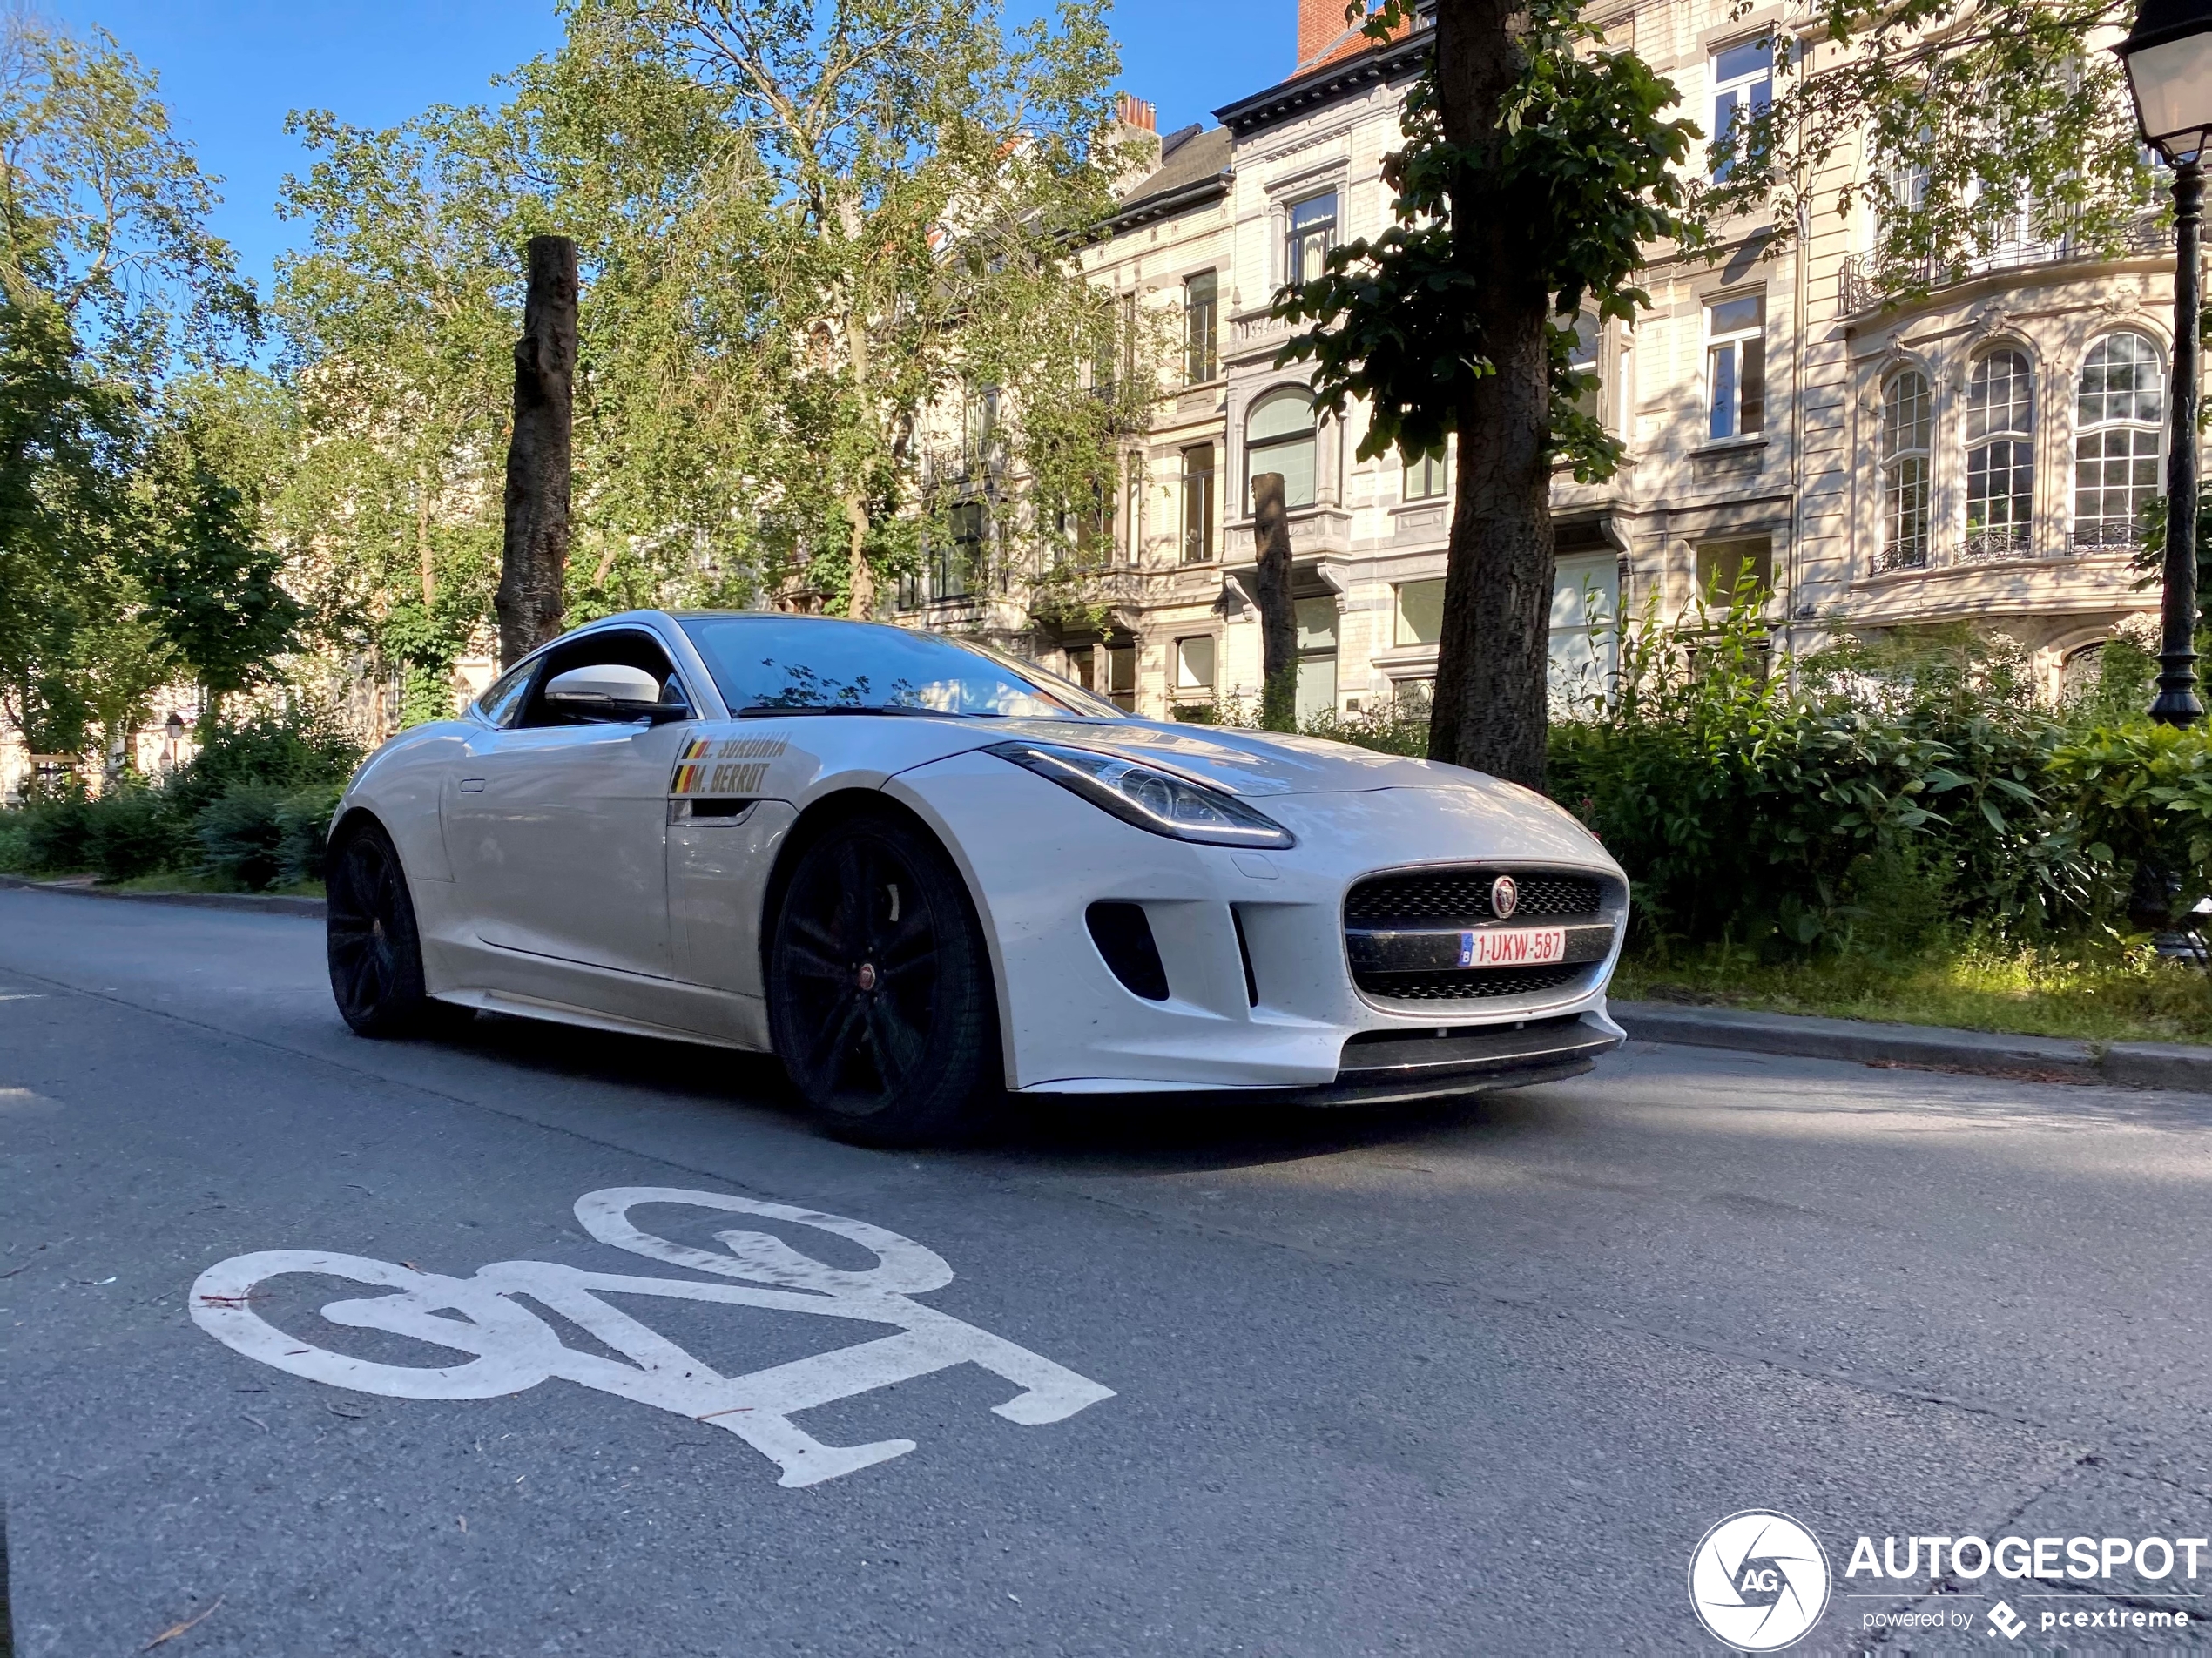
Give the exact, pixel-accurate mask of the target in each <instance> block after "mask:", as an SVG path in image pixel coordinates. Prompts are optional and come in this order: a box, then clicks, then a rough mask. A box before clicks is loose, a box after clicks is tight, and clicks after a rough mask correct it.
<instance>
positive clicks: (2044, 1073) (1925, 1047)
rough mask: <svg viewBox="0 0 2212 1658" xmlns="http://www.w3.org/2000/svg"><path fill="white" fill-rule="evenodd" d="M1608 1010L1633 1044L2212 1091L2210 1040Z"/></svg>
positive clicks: (1645, 1004) (1622, 1005) (1644, 1006)
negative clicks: (2093, 1037) (2086, 1037)
mask: <svg viewBox="0 0 2212 1658" xmlns="http://www.w3.org/2000/svg"><path fill="white" fill-rule="evenodd" d="M1606 1011H1607V1012H1608V1014H1611V1015H1612V1017H1613V1019H1614V1021H1615V1022H1616V1023H1617V1024H1619V1026H1620V1027H1621V1028H1622V1029H1623V1030H1625V1031H1627V1032H1628V1033H1629V1037H1630V1038H1631V1039H1632V1040H1634V1041H1644V1042H1671V1043H1674V1044H1676V1046H1679V1047H1684V1048H1737V1049H1738V1050H1740V1051H1743V1052H1746V1053H1753V1054H1785V1055H1791V1056H1792V1057H1795V1058H1798V1059H1840V1060H1852V1061H1856V1062H1858V1063H1859V1064H1862V1065H1907V1066H1915V1067H1920V1068H1927V1069H1933V1070H1946V1071H1966V1072H1972V1073H1976V1074H1979V1075H1989V1076H2013V1077H2025V1078H2027V1079H2030V1080H2033V1081H2036V1082H2118V1083H2123V1084H2126V1085H2127V1086H2128V1087H2131V1088H2175V1089H2182V1090H2187V1091H2191V1092H2195V1093H2212V1045H2207V1046H2204V1047H2198V1046H2197V1045H2195V1044H2194V1043H2190V1042H2109V1043H2102V1044H2100V1043H2096V1042H2085V1041H2073V1040H2071V1039H2069V1038H2066V1037H2059V1036H2008V1035H2001V1034H1999V1033H1996V1032H1992V1031H1983V1030H1951V1029H1947V1028H1944V1027H1941V1026H1937V1025H1889V1024H1878V1023H1876V1022H1874V1021H1871V1020H1864V1019H1816V1018H1810V1017H1807V1016H1805V1015H1804V1014H1763V1013H1746V1012H1744V1011H1743V1010H1741V1009H1739V1008H1678V1007H1673V1006H1670V1005H1669V1004H1667V1003H1663V1002H1653V1001H1616V1002H1613V1003H1611V1004H1609V1005H1608V1008H1607V1009H1606Z"/></svg>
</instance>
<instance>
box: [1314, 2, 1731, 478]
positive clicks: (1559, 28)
mask: <svg viewBox="0 0 2212 1658" xmlns="http://www.w3.org/2000/svg"><path fill="white" fill-rule="evenodd" d="M1579 10H1580V7H1579V5H1577V4H1575V3H1572V0H1550V3H1545V4H1541V5H1537V6H1534V7H1532V8H1530V10H1529V12H1528V16H1527V29H1526V31H1525V33H1524V35H1523V37H1522V41H1523V50H1524V52H1525V55H1526V66H1525V68H1524V69H1523V71H1522V72H1521V76H1520V78H1519V82H1518V84H1517V85H1516V86H1515V88H1514V92H1513V95H1512V97H1511V98H1510V99H1509V100H1508V108H1507V113H1506V117H1505V119H1504V120H1503V121H1502V123H1501V127H1500V130H1499V131H1498V132H1497V134H1496V135H1495V142H1494V147H1493V148H1492V149H1491V150H1490V151H1489V152H1487V153H1480V154H1470V153H1469V152H1467V150H1466V149H1465V148H1464V147H1462V146H1458V145H1453V144H1452V143H1450V142H1449V141H1448V140H1447V138H1446V137H1445V135H1444V126H1443V119H1442V112H1441V111H1440V108H1439V104H1438V91H1437V85H1436V78H1435V73H1434V64H1433V62H1432V63H1431V64H1429V65H1428V66H1427V67H1426V69H1425V70H1424V71H1423V72H1422V73H1421V75H1420V77H1419V78H1416V79H1415V80H1414V82H1413V84H1412V86H1411V87H1410V88H1409V89H1408V91H1407V93H1406V104H1405V107H1404V111H1403V113H1402V115H1401V117H1400V131H1401V132H1402V133H1403V136H1404V138H1405V145H1404V146H1403V147H1402V148H1400V149H1399V150H1396V151H1394V152H1392V153H1391V154H1390V155H1389V156H1388V157H1387V158H1386V159H1385V161H1384V164H1383V175H1384V178H1385V179H1386V180H1387V181H1388V182H1389V184H1390V185H1391V186H1392V187H1393V190H1394V191H1395V192H1396V195H1395V199H1394V200H1393V203H1392V212H1393V215H1394V216H1395V218H1396V219H1397V223H1396V224H1394V225H1393V226H1391V227H1390V228H1389V229H1388V230H1386V231H1385V232H1384V233H1382V234H1381V235H1380V236H1378V237H1373V238H1365V237H1363V238H1360V239H1357V240H1354V241H1351V242H1347V243H1345V245H1344V246H1341V247H1339V248H1336V249H1334V250H1332V253H1330V255H1329V259H1328V262H1327V266H1326V267H1325V271H1324V273H1322V274H1321V275H1320V276H1319V277H1318V278H1316V279H1315V280H1312V281H1310V282H1308V283H1306V284H1305V286H1303V287H1299V288H1292V289H1289V290H1286V291H1285V293H1283V294H1282V295H1281V296H1280V298H1279V299H1278V301H1277V304H1276V307H1275V313H1276V314H1277V315H1278V316H1280V317H1282V318H1284V319H1285V320H1288V321H1291V322H1294V323H1305V324H1306V325H1308V326H1307V327H1306V330H1305V332H1304V333H1303V334H1299V335H1298V336H1297V337H1296V338H1294V339H1293V340H1291V341H1290V342H1289V343H1288V344H1287V345H1285V347H1283V349H1282V350H1281V351H1280V352H1278V354H1277V356H1276V362H1277V365H1278V367H1279V366H1282V365H1285V364H1289V363H1293V362H1299V361H1311V362H1312V363H1313V365H1314V376H1313V385H1314V395H1315V401H1316V402H1317V404H1318V405H1319V406H1320V407H1321V408H1326V409H1328V410H1329V411H1330V412H1332V414H1338V415H1339V416H1341V415H1342V414H1344V412H1345V407H1346V405H1347V404H1348V403H1349V402H1352V401H1359V402H1361V403H1363V404H1365V405H1366V413H1367V434H1366V436H1365V437H1364V438H1362V439H1361V440H1360V444H1359V456H1360V458H1361V459H1362V460H1366V459H1369V458H1371V457H1372V456H1374V455H1381V454H1384V453H1386V452H1387V451H1389V450H1391V449H1393V448H1395V449H1397V450H1399V452H1400V454H1402V455H1404V456H1405V457H1406V459H1407V460H1409V461H1411V460H1413V459H1416V458H1418V457H1419V456H1420V455H1441V454H1442V453H1443V450H1444V442H1445V438H1446V436H1447V435H1448V434H1450V433H1451V432H1453V430H1454V429H1455V427H1456V424H1457V417H1458V414H1459V411H1460V408H1462V407H1463V405H1464V403H1465V401H1466V398H1465V393H1466V391H1467V388H1468V387H1469V384H1470V382H1472V381H1476V380H1480V379H1481V378H1483V377H1485V376H1487V375H1489V374H1494V373H1495V372H1496V367H1495V364H1494V361H1493V358H1492V350H1493V341H1492V340H1491V339H1490V337H1489V335H1490V333H1491V332H1492V331H1494V329H1496V327H1498V325H1499V319H1495V318H1492V317H1486V316H1485V315H1484V313H1483V308H1482V307H1481V306H1480V304H1479V303H1477V302H1476V300H1475V294H1474V288H1475V281H1474V277H1473V275H1472V274H1471V273H1469V271H1468V270H1467V266H1466V263H1465V261H1464V260H1463V259H1461V258H1460V255H1459V254H1458V253H1457V252H1456V251H1455V247H1454V242H1453V232H1454V226H1455V217H1454V212H1453V198H1454V192H1460V193H1462V194H1464V195H1466V196H1468V197H1473V196H1474V195H1475V194H1476V192H1477V191H1478V189H1479V192H1480V197H1481V201H1480V211H1481V212H1484V213H1486V214H1489V215H1495V216H1511V217H1513V218H1514V219H1515V220H1516V222H1517V223H1519V224H1521V226H1524V227H1525V229H1526V231H1527V252H1528V253H1529V255H1530V257H1531V259H1532V260H1533V264H1532V266H1531V267H1530V270H1529V273H1528V275H1529V278H1530V280H1532V281H1533V282H1534V284H1535V285H1537V286H1541V288H1542V289H1543V290H1544V291H1545V293H1546V294H1547V296H1548V299H1549V300H1550V313H1551V314H1550V316H1549V317H1548V320H1547V323H1546V330H1547V332H1546V340H1547V343H1548V350H1549V361H1550V366H1551V372H1550V381H1551V408H1550V418H1549V422H1548V428H1547V430H1546V433H1545V435H1544V439H1543V444H1542V448H1543V453H1544V455H1545V456H1546V458H1547V459H1551V458H1554V457H1557V458H1560V459H1563V460H1565V461H1566V462H1568V464H1569V465H1570V466H1571V467H1572V468H1574V472H1575V476H1576V477H1577V478H1579V479H1581V480H1583V481H1584V482H1588V481H1591V480H1594V479H1597V478H1603V477H1608V476H1610V475H1611V474H1612V472H1613V469H1614V467H1615V464H1616V463H1617V462H1618V460H1619V458H1620V454H1621V445H1620V442H1619V441H1618V440H1617V439H1615V437H1613V436H1612V435H1610V434H1608V432H1607V431H1606V430H1605V429H1604V428H1603V427H1602V426H1601V425H1600V424H1599V423H1598V422H1597V421H1595V419H1593V418H1591V416H1590V415H1589V414H1587V413H1586V412H1584V410H1583V409H1581V408H1579V407H1577V400H1578V399H1579V398H1581V396H1582V395H1583V394H1584V393H1585V392H1587V391H1588V389H1589V388H1590V387H1591V384H1592V381H1591V380H1590V377H1589V376H1588V375H1583V374H1576V373H1575V372H1574V370H1572V369H1571V368H1570V367H1568V359H1569V355H1570V354H1571V352H1572V349H1573V347H1574V344H1575V320H1576V318H1577V317H1578V316H1579V315H1580V314H1581V312H1582V311H1583V309H1584V307H1585V306H1586V305H1587V306H1588V308H1589V309H1590V310H1591V311H1592V312H1593V313H1595V315H1597V316H1599V317H1602V318H1608V319H1618V320H1621V321H1623V322H1633V321H1634V320H1635V317H1636V314H1637V313H1638V312H1639V311H1640V310H1642V309H1645V308H1648V307H1649V305H1650V304H1651V296H1650V295H1649V293H1646V292H1644V290H1643V289H1642V287H1640V286H1635V282H1634V280H1633V279H1634V277H1635V275H1636V273H1638V272H1640V271H1642V269H1643V268H1644V266H1645V264H1646V262H1647V260H1648V259H1649V255H1650V253H1651V251H1652V250H1653V248H1654V247H1656V246H1662V245H1664V244H1667V243H1669V242H1674V243H1677V244H1680V243H1683V242H1688V241H1690V240H1692V239H1694V238H1695V235H1696V233H1695V231H1694V230H1693V227H1692V222H1691V220H1690V219H1689V218H1688V217H1687V216H1686V214H1685V212H1684V209H1685V207H1686V206H1687V191H1686V188H1685V186H1684V185H1683V179H1682V175H1681V171H1680V170H1681V167H1682V164H1683V160H1684V158H1686V157H1687V156H1688V154H1689V145H1690V141H1691V140H1692V139H1693V138H1696V136H1697V132H1696V128H1695V127H1694V126H1693V125H1691V124H1690V123H1689V122H1688V121H1685V120H1680V119H1673V120H1669V119H1666V118H1664V117H1665V113H1666V111H1668V110H1669V108H1670V107H1671V106H1672V105H1673V104H1675V102H1676V98H1677V97H1678V94H1677V93H1676V90H1675V87H1674V85H1673V84H1672V83H1671V82H1669V81H1668V80H1665V79H1664V78H1662V77H1660V76H1658V75H1656V74H1655V73H1654V72H1653V71H1652V70H1651V68H1650V67H1649V65H1648V64H1645V63H1644V62H1643V60H1642V58H1640V57H1636V56H1635V53H1633V52H1626V51H1606V50H1604V49H1603V48H1602V44H1600V43H1602V40H1603V38H1604V37H1603V34H1602V31H1601V30H1598V29H1596V28H1595V27H1594V26H1592V25H1591V24H1588V23H1585V22H1583V21H1581V18H1580V17H1579V16H1578V13H1579ZM1410 11H1411V8H1410V7H1408V6H1406V5H1405V4H1404V3H1403V0H1392V3H1390V4H1387V5H1386V6H1384V7H1383V8H1382V9H1380V10H1377V11H1376V12H1375V13H1373V15H1372V17H1369V19H1368V20H1367V23H1366V32H1367V34H1368V35H1369V36H1370V37H1372V38H1373V39H1375V40H1377V41H1387V40H1388V39H1389V38H1390V37H1391V36H1392V34H1393V31H1395V30H1398V29H1399V28H1401V27H1402V26H1403V25H1404V24H1405V23H1406V21H1407V20H1408V17H1409V16H1410ZM1356 15H1357V9H1356V8H1354V9H1353V10H1352V12H1351V13H1349V14H1348V16H1356ZM1470 174H1474V175H1478V176H1479V177H1480V185H1474V184H1473V183H1472V182H1471V180H1470V177H1469V175H1470ZM1470 205H1471V206H1472V205H1473V204H1472V203H1470Z"/></svg>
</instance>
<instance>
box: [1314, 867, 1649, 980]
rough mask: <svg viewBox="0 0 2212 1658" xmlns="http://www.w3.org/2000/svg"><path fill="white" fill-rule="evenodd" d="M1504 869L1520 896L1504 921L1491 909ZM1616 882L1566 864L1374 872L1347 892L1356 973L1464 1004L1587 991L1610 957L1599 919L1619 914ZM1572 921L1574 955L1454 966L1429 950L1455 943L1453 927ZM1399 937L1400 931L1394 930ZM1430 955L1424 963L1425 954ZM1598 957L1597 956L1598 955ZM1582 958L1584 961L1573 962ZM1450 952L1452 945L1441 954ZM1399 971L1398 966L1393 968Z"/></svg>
mask: <svg viewBox="0 0 2212 1658" xmlns="http://www.w3.org/2000/svg"><path fill="white" fill-rule="evenodd" d="M1501 875H1510V876H1512V877H1513V880H1514V886H1516V887H1517V888H1518V889H1519V892H1520V900H1521V901H1520V902H1519V903H1518V904H1517V905H1515V906H1514V912H1513V913H1512V915H1511V916H1509V917H1506V918H1503V920H1502V922H1501V918H1500V917H1499V916H1498V915H1497V913H1495V912H1494V910H1493V909H1492V908H1491V907H1490V888H1491V885H1492V883H1493V882H1494V881H1495V880H1497V878H1498V877H1499V876H1501ZM1620 897H1621V894H1620V893H1619V892H1618V890H1617V883H1615V882H1612V881H1608V880H1605V879H1603V878H1602V877H1600V876H1595V875H1586V874H1582V873H1580V872H1576V871H1568V870H1532V869H1513V868H1494V867H1486V866H1480V865H1477V866H1460V867H1459V868H1456V869H1424V870H1406V871H1402V872H1399V873H1393V874H1388V875H1371V876H1369V877H1368V878H1367V879H1366V880H1363V881H1360V882H1358V883H1357V884H1355V885H1354V886H1353V887H1352V890H1351V891H1350V892H1349V893H1346V894H1345V900H1344V925H1345V932H1346V933H1347V935H1350V936H1347V938H1346V940H1345V947H1346V952H1347V954H1348V956H1349V958H1350V962H1351V967H1352V982H1353V983H1354V984H1355V985H1357V986H1358V987H1359V989H1360V990H1362V991H1363V992H1365V993H1366V994H1368V995H1371V996H1379V997H1384V998H1386V999H1388V1000H1391V1001H1474V1000H1488V999H1491V998H1495V997H1500V996H1536V995H1542V994H1546V993H1547V992H1560V991H1568V992H1569V993H1571V992H1572V991H1573V990H1576V989H1580V988H1581V987H1585V986H1587V985H1588V983H1590V982H1591V981H1592V980H1593V979H1594V978H1595V975H1596V974H1597V972H1598V971H1599V968H1600V967H1601V966H1602V958H1603V956H1605V955H1607V954H1610V953H1611V945H1610V938H1611V934H1610V929H1609V928H1605V927H1592V925H1591V924H1592V923H1603V922H1608V921H1609V922H1611V923H1612V924H1613V925H1615V926H1617V925H1618V924H1619V920H1620V902H1619V901H1620ZM1524 922H1526V923H1529V924H1532V925H1539V926H1559V925H1562V924H1564V925H1566V926H1568V927H1570V928H1575V927H1581V928H1583V929H1587V931H1586V932H1585V933H1582V934H1581V936H1578V934H1577V933H1576V932H1575V931H1570V932H1569V933H1568V940H1569V944H1570V950H1569V953H1568V954H1569V957H1570V959H1569V960H1566V961H1562V962H1556V963H1548V964H1546V965H1544V966H1541V967H1536V966H1519V967H1458V968H1454V967H1449V966H1448V965H1440V964H1438V963H1437V962H1436V960H1435V959H1434V952H1433V948H1432V947H1433V946H1434V945H1435V944H1436V942H1437V941H1436V939H1435V938H1434V937H1433V936H1432V937H1431V938H1427V939H1424V938H1422V937H1420V936H1419V935H1420V934H1424V933H1426V934H1430V935H1438V934H1440V935H1442V944H1443V945H1444V946H1450V945H1452V943H1453V940H1452V936H1451V931H1450V930H1452V929H1466V928H1473V927H1494V926H1499V925H1501V924H1502V925H1503V926H1505V927H1517V926H1520V925H1521V924H1522V923H1524ZM1394 931H1395V932H1396V933H1397V936H1393V932H1394ZM1425 954H1426V955H1427V956H1428V957H1429V960H1426V961H1424V960H1422V957H1423V956H1424V955H1425ZM1593 955H1595V956H1596V957H1597V958H1598V959H1596V960H1593V959H1592V957H1593ZM1575 958H1580V959H1575ZM1451 959H1452V952H1451V950H1450V949H1448V948H1447V949H1446V950H1445V951H1444V960H1445V962H1447V963H1448V962H1449V961H1450V960H1451ZM1392 968H1395V969H1397V970H1396V971H1392V970H1390V969H1392Z"/></svg>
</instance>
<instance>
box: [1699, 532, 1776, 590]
mask: <svg viewBox="0 0 2212 1658" xmlns="http://www.w3.org/2000/svg"><path fill="white" fill-rule="evenodd" d="M1747 579H1748V580H1749V582H1750V585H1751V588H1752V590H1753V591H1754V592H1755V593H1757V595H1758V600H1759V602H1763V601H1764V597H1765V596H1766V595H1767V594H1769V593H1771V592H1773V591H1774V542H1773V540H1772V538H1771V537H1769V536H1745V537H1743V539H1741V540H1739V541H1709V542H1707V543H1705V544H1704V545H1703V547H1700V548H1699V549H1697V596H1698V597H1699V598H1701V599H1703V601H1704V602H1705V603H1708V604H1716V605H1729V604H1733V603H1735V602H1736V595H1737V590H1738V589H1740V588H1742V587H1743V584H1744V583H1745V582H1746V580H1747Z"/></svg>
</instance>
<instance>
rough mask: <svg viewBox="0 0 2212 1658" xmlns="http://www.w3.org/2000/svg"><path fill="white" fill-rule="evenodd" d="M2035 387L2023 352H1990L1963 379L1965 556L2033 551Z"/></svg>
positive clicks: (2008, 554) (1999, 556) (1998, 555)
mask: <svg viewBox="0 0 2212 1658" xmlns="http://www.w3.org/2000/svg"><path fill="white" fill-rule="evenodd" d="M2034 438H2035V390H2034V381H2033V378H2032V373H2031V370H2030V369H2029V367H2028V363H2027V354H2026V353H2025V352H2020V351H2014V350H2012V349H2009V348H2007V349H2005V350H2001V351H1993V352H1991V353H1990V354H1988V355H1987V356H1986V357H1984V358H1982V359H1981V360H1980V361H1979V362H1977V363H1975V365H1974V370H1973V377H1972V378H1971V379H1970V380H1968V381H1967V382H1966V556H1967V557H1969V558H2002V557H2007V556H2019V555H2022V554H2026V553H2027V552H2029V551H2031V550H2032V545H2033V544H2032V543H2031V540H2030V537H2031V536H2032V535H2033V522H2034V516H2035V509H2034V498H2035V462H2034V455H2033V450H2034Z"/></svg>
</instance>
